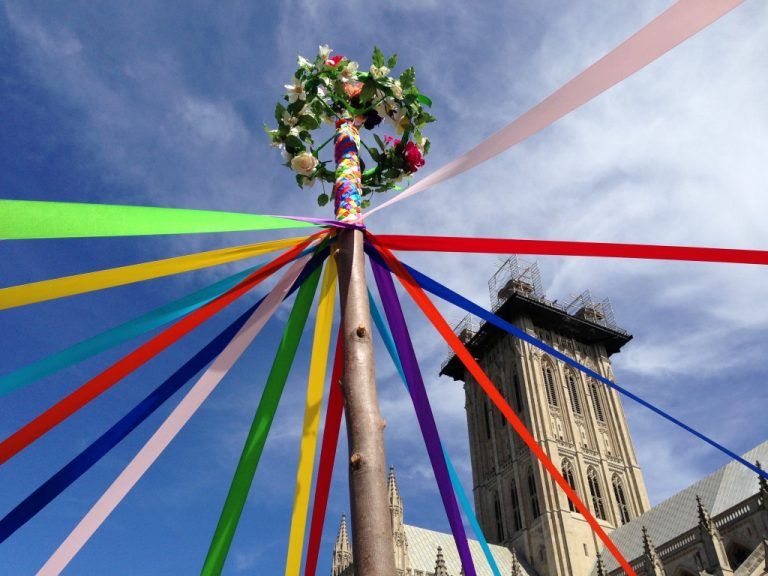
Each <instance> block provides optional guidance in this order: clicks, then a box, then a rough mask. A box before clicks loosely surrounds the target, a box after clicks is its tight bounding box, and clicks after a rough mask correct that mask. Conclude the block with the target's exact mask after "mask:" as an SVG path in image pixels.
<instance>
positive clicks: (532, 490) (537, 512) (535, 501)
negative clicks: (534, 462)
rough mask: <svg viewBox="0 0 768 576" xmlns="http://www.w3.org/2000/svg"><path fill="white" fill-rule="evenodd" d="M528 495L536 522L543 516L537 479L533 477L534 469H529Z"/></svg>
mask: <svg viewBox="0 0 768 576" xmlns="http://www.w3.org/2000/svg"><path fill="white" fill-rule="evenodd" d="M528 495H529V496H530V498H531V513H532V514H533V519H534V520H535V519H536V518H538V517H539V516H541V509H540V508H539V493H538V492H537V490H536V479H535V478H534V477H533V468H528Z"/></svg>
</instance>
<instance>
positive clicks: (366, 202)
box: [360, 200, 371, 210]
mask: <svg viewBox="0 0 768 576" xmlns="http://www.w3.org/2000/svg"><path fill="white" fill-rule="evenodd" d="M370 205H371V201H370V200H363V201H362V202H361V204H360V207H361V208H362V209H363V210H365V209H366V208H368V206H370Z"/></svg>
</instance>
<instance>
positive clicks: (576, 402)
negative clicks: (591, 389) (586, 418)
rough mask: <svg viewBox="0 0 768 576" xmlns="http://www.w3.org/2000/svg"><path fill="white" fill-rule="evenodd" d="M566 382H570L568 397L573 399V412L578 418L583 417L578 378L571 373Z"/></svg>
mask: <svg viewBox="0 0 768 576" xmlns="http://www.w3.org/2000/svg"><path fill="white" fill-rule="evenodd" d="M566 381H567V382H568V396H569V398H570V399H571V410H573V413H574V414H576V415H577V416H581V400H580V399H579V390H578V388H577V387H576V378H575V377H574V375H573V374H572V373H570V372H569V373H568V376H567V377H566Z"/></svg>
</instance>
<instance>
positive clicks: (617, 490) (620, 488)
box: [611, 474, 630, 524]
mask: <svg viewBox="0 0 768 576" xmlns="http://www.w3.org/2000/svg"><path fill="white" fill-rule="evenodd" d="M611 483H612V484H613V495H614V496H615V497H616V503H617V504H618V505H619V515H620V516H621V523H622V524H626V523H627V522H629V521H630V516H629V506H628V505H627V496H626V494H625V493H624V483H623V482H622V481H621V478H620V477H619V475H618V474H614V475H613V481H612V482H611Z"/></svg>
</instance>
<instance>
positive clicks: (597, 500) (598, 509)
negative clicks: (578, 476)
mask: <svg viewBox="0 0 768 576" xmlns="http://www.w3.org/2000/svg"><path fill="white" fill-rule="evenodd" d="M587 482H588V484H589V495H590V496H591V497H592V508H594V509H595V516H597V517H598V518H600V520H606V516H605V505H604V504H603V492H602V491H601V490H600V478H598V475H597V470H595V469H594V468H592V467H591V466H590V467H589V469H588V470H587Z"/></svg>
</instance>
